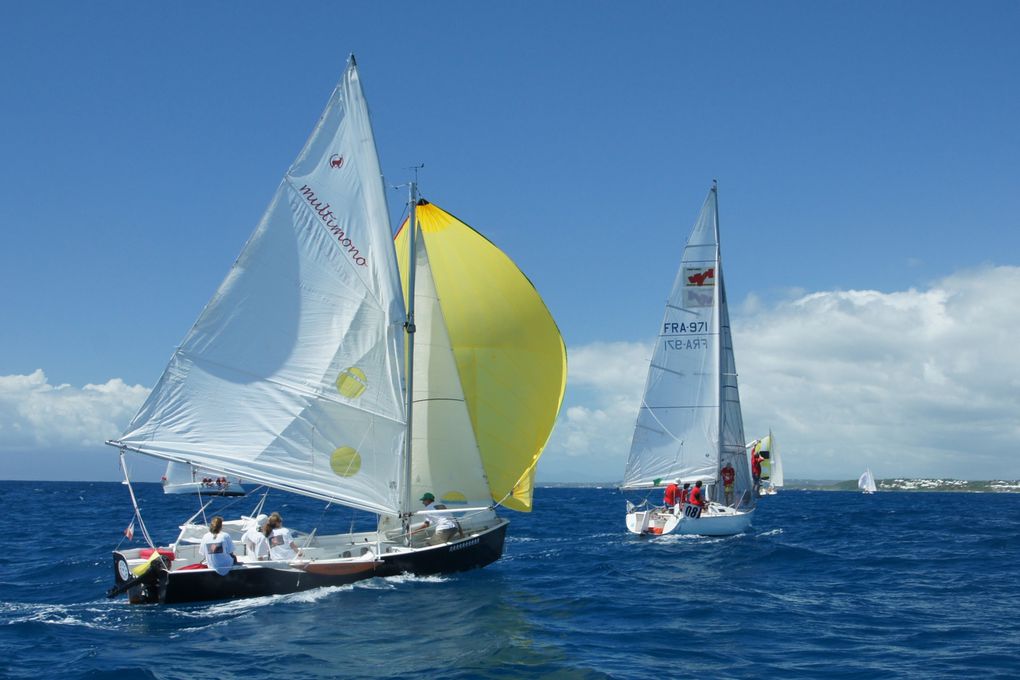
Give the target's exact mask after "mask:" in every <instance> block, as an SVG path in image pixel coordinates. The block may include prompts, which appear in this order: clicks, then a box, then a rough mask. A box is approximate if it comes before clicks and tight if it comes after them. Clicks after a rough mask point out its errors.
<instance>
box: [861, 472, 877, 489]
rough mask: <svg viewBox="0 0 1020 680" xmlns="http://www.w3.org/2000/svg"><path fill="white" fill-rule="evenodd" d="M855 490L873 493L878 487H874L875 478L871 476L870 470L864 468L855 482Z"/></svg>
mask: <svg viewBox="0 0 1020 680" xmlns="http://www.w3.org/2000/svg"><path fill="white" fill-rule="evenodd" d="M857 488H858V489H860V490H861V491H862V492H864V493H875V492H876V491H878V487H877V486H876V485H875V476H874V475H873V474H871V468H866V469H865V470H864V472H863V473H862V474H861V476H860V478H859V479H858V480H857Z"/></svg>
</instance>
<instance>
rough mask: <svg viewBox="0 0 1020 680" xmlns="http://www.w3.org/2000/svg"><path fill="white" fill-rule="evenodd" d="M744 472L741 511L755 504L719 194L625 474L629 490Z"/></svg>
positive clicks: (687, 270) (709, 208)
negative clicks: (727, 467)
mask: <svg viewBox="0 0 1020 680" xmlns="http://www.w3.org/2000/svg"><path fill="white" fill-rule="evenodd" d="M726 462H730V463H732V464H733V467H734V470H735V472H736V480H735V491H736V498H737V499H738V503H739V502H740V501H741V500H743V504H744V505H747V504H749V503H753V499H752V498H751V497H750V496H751V494H749V493H747V492H748V491H749V489H750V487H751V474H750V469H749V466H748V462H747V457H746V454H745V449H744V426H743V422H742V419H741V414H740V395H739V390H738V388H737V373H736V363H735V360H734V357H733V342H732V337H731V333H730V324H729V312H728V310H727V301H726V292H725V286H724V282H723V276H722V269H721V266H720V256H719V231H718V205H717V200H716V191H715V188H714V187H713V189H712V191H710V192H709V195H708V197H707V198H706V199H705V203H704V205H703V206H702V209H701V214H700V215H699V217H698V220H697V222H696V223H695V225H694V230H693V232H692V233H691V236H690V238H689V239H688V241H687V246H686V247H685V248H684V253H683V257H682V260H681V265H680V270H679V272H678V273H677V278H676V280H675V282H674V284H673V289H672V291H671V292H670V295H669V299H668V301H667V303H666V313H665V316H664V318H663V321H662V325H661V326H660V327H659V338H658V341H657V342H656V345H655V349H654V351H653V353H652V359H651V363H650V366H649V369H648V379H647V382H646V384H645V391H644V396H643V398H642V403H641V409H640V411H639V413H638V417H637V422H636V424H635V428H634V438H633V440H632V443H631V450H630V456H629V457H628V461H627V468H626V471H625V473H624V480H623V486H624V487H625V488H628V487H629V488H639V487H649V486H654V485H655V484H656V483H658V481H663V480H680V481H689V482H694V481H696V480H699V479H700V480H703V481H705V482H714V481H715V480H716V479H717V478H718V476H719V469H720V466H721V465H722V464H725V463H726Z"/></svg>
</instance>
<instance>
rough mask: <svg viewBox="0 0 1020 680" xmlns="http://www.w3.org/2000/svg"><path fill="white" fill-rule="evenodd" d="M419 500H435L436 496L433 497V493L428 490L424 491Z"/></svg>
mask: <svg viewBox="0 0 1020 680" xmlns="http://www.w3.org/2000/svg"><path fill="white" fill-rule="evenodd" d="M419 500H423V501H434V500H436V497H435V496H433V495H432V494H431V493H429V492H428V491H426V492H425V495H424V496H422V497H421V498H420V499H419Z"/></svg>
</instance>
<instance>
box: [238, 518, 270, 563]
mask: <svg viewBox="0 0 1020 680" xmlns="http://www.w3.org/2000/svg"><path fill="white" fill-rule="evenodd" d="M266 519H267V518H266V516H265V515H262V516H260V517H258V518H256V519H253V520H252V521H251V524H250V525H249V526H248V530H247V531H246V532H244V536H242V537H241V540H242V541H243V542H244V548H245V555H246V556H247V559H248V560H268V559H269V539H267V538H266V534H265V532H264V531H263V530H262V528H263V526H265V523H266Z"/></svg>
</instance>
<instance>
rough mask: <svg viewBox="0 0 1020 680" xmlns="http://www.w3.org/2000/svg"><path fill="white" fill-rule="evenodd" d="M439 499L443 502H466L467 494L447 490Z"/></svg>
mask: <svg viewBox="0 0 1020 680" xmlns="http://www.w3.org/2000/svg"><path fill="white" fill-rule="evenodd" d="M439 500H440V501H442V502H443V503H467V496H465V495H464V494H462V493H461V492H460V491H447V492H446V493H444V494H443V495H442V496H441V497H440V499H439Z"/></svg>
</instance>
